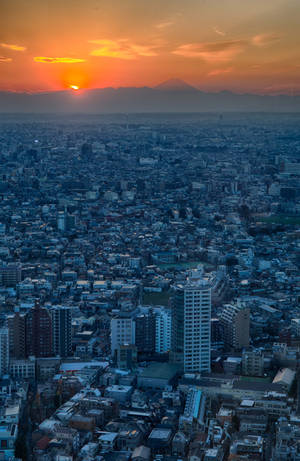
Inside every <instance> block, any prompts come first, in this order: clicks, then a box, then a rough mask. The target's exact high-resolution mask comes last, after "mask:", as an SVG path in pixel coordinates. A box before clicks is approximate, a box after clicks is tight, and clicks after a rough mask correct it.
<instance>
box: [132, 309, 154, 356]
mask: <svg viewBox="0 0 300 461" xmlns="http://www.w3.org/2000/svg"><path fill="white" fill-rule="evenodd" d="M135 345H136V347H137V350H138V352H149V353H153V352H154V351H155V314H154V312H153V310H152V309H150V310H149V312H147V313H144V314H140V315H138V316H137V317H136V319H135Z"/></svg>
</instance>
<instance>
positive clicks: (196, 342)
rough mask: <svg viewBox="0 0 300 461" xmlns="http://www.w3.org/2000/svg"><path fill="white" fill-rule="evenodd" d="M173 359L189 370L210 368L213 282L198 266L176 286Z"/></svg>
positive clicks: (186, 370)
mask: <svg viewBox="0 0 300 461" xmlns="http://www.w3.org/2000/svg"><path fill="white" fill-rule="evenodd" d="M172 314H173V319H172V327H173V334H172V353H171V360H172V361H174V362H177V363H182V365H183V368H184V371H185V372H186V373H199V372H203V371H205V372H209V371H210V349H211V344H210V343H211V339H210V338H211V332H210V320H211V285H210V283H209V281H208V280H206V279H205V278H204V275H203V269H202V267H201V266H199V267H198V268H197V269H196V270H192V271H190V273H189V275H188V278H187V280H186V282H185V283H184V284H180V285H177V286H176V287H175V296H174V298H173V310H172Z"/></svg>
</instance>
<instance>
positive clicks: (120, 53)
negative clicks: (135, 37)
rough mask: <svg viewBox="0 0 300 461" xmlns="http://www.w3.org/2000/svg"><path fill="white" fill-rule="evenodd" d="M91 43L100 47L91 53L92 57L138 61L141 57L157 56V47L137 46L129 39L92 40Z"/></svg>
mask: <svg viewBox="0 0 300 461" xmlns="http://www.w3.org/2000/svg"><path fill="white" fill-rule="evenodd" d="M89 43H92V44H94V45H98V46H97V48H95V49H94V50H92V51H91V52H90V55H91V56H101V57H106V58H117V59H136V58H137V57H139V56H148V57H149V56H157V53H156V51H155V48H157V45H154V46H153V45H152V46H147V45H137V44H135V43H131V42H130V41H129V40H128V39H120V40H90V41H89Z"/></svg>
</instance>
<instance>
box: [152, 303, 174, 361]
mask: <svg viewBox="0 0 300 461" xmlns="http://www.w3.org/2000/svg"><path fill="white" fill-rule="evenodd" d="M171 334H172V314H171V310H170V309H160V311H159V312H156V315H155V352H158V353H159V354H163V353H164V352H168V351H169V350H170V349H171Z"/></svg>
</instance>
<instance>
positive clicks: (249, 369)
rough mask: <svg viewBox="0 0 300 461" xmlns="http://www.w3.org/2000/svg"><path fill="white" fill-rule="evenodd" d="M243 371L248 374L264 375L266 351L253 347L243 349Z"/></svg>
mask: <svg viewBox="0 0 300 461" xmlns="http://www.w3.org/2000/svg"><path fill="white" fill-rule="evenodd" d="M242 373H243V375H246V376H263V374H264V353H263V352H262V350H260V349H252V350H244V351H243V355H242Z"/></svg>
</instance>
